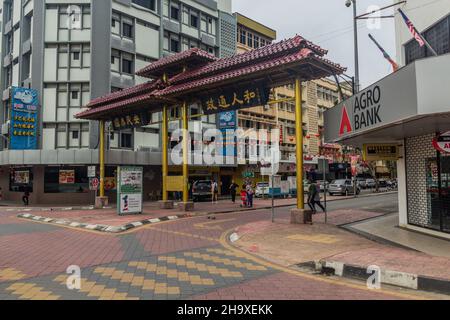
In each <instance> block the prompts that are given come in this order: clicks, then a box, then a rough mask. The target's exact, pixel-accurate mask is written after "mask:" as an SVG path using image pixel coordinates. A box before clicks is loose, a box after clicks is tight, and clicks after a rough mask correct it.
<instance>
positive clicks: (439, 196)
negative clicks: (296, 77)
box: [325, 55, 450, 238]
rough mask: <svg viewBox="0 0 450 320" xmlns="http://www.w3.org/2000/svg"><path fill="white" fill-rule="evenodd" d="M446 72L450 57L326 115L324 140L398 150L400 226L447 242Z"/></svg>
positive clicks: (411, 70)
mask: <svg viewBox="0 0 450 320" xmlns="http://www.w3.org/2000/svg"><path fill="white" fill-rule="evenodd" d="M449 71H450V55H444V56H439V57H433V58H428V59H424V60H419V61H416V62H414V63H412V64H410V65H408V66H406V67H404V68H402V69H400V70H399V71H398V72H396V73H394V74H391V75H389V76H388V77H386V78H384V79H382V80H381V81H379V82H377V83H375V84H373V85H372V86H369V87H368V88H366V89H365V90H362V91H361V92H360V93H358V94H357V95H355V96H353V97H351V98H350V99H348V100H346V101H344V102H343V103H341V104H339V105H338V106H336V107H334V108H332V109H330V110H329V111H327V112H326V113H325V121H326V125H325V127H326V132H325V138H326V140H327V142H339V143H342V144H345V145H349V146H353V147H358V148H361V150H364V148H367V146H368V145H369V144H379V145H381V146H383V145H385V146H391V147H394V148H398V156H397V158H396V159H397V160H396V163H397V172H398V186H399V195H398V197H399V217H400V221H399V224H400V226H401V227H405V228H409V229H413V230H416V231H420V232H425V233H431V234H434V235H439V236H443V237H449V238H450V144H449V143H447V142H446V139H449V141H450V137H449V138H446V133H447V132H448V131H450V91H449V90H447V89H446V88H445V87H444V85H443V84H444V83H449V81H450V72H449ZM446 147H448V148H446ZM378 160H385V159H384V158H382V157H380V158H379V159H378Z"/></svg>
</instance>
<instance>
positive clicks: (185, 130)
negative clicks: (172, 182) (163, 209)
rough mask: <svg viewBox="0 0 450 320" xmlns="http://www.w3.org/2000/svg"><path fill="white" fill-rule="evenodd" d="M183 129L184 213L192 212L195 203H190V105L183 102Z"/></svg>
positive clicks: (182, 204) (182, 207)
mask: <svg viewBox="0 0 450 320" xmlns="http://www.w3.org/2000/svg"><path fill="white" fill-rule="evenodd" d="M181 109H182V110H181V113H182V123H183V125H182V127H183V202H182V203H181V204H180V205H179V207H180V208H181V209H182V210H183V211H190V210H192V209H193V208H194V203H192V202H189V153H190V152H189V151H190V147H191V146H190V145H189V140H190V139H189V112H188V104H187V103H186V101H185V102H183V106H182V107H181Z"/></svg>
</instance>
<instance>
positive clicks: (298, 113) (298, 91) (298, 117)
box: [295, 78, 305, 210]
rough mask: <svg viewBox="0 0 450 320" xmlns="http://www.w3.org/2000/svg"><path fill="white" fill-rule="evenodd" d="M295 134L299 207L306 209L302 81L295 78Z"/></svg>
mask: <svg viewBox="0 0 450 320" xmlns="http://www.w3.org/2000/svg"><path fill="white" fill-rule="evenodd" d="M295 134H296V141H297V148H296V153H297V209H301V210H304V209H305V195H304V192H303V106H302V83H301V81H300V79H299V78H297V79H295Z"/></svg>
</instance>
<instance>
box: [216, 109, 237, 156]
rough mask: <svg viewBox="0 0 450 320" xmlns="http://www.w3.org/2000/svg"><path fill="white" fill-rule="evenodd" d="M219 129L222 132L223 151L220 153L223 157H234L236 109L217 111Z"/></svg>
mask: <svg viewBox="0 0 450 320" xmlns="http://www.w3.org/2000/svg"><path fill="white" fill-rule="evenodd" d="M218 122H219V130H220V131H221V132H222V142H223V151H222V153H220V152H219V154H220V155H222V156H225V157H236V155H237V148H236V137H235V131H236V128H237V111H226V112H222V113H219V119H218Z"/></svg>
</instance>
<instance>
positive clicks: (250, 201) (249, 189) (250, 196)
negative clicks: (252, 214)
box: [247, 184, 255, 208]
mask: <svg viewBox="0 0 450 320" xmlns="http://www.w3.org/2000/svg"><path fill="white" fill-rule="evenodd" d="M254 194H255V191H254V190H253V187H252V185H251V184H249V185H247V205H248V208H253V196H254Z"/></svg>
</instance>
